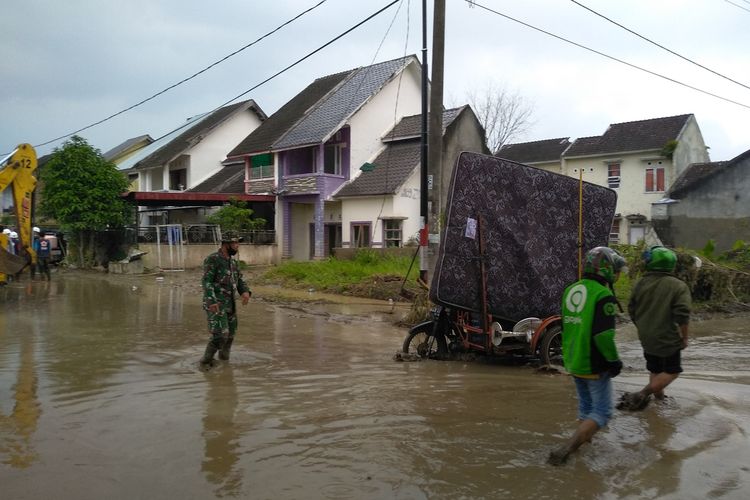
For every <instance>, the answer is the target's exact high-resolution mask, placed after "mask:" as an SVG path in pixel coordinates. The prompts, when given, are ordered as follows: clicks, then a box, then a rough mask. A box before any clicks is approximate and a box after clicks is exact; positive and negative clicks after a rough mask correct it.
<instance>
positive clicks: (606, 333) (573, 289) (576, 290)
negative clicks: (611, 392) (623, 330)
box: [562, 275, 619, 375]
mask: <svg viewBox="0 0 750 500" xmlns="http://www.w3.org/2000/svg"><path fill="white" fill-rule="evenodd" d="M616 315H617V300H616V299H615V297H614V295H613V294H612V290H610V289H609V287H608V286H607V284H606V281H604V279H602V278H599V277H598V276H593V275H584V278H583V279H582V280H580V281H577V282H575V283H573V284H572V285H570V286H569V287H568V288H566V289H565V292H564V293H563V301H562V322H563V332H562V341H563V361H564V362H565V369H566V370H567V371H568V372H569V373H571V374H572V375H595V374H600V373H605V372H608V371H609V370H610V368H612V366H613V364H615V363H616V362H617V361H618V360H619V356H618V354H617V347H616V346H615V317H616Z"/></svg>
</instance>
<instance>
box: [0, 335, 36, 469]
mask: <svg viewBox="0 0 750 500" xmlns="http://www.w3.org/2000/svg"><path fill="white" fill-rule="evenodd" d="M3 323H4V324H3V330H4V331H7V330H6V329H5V328H10V327H11V326H10V325H8V324H5V321H3ZM24 333H25V334H24V335H22V336H20V344H21V345H20V356H19V361H20V362H19V365H18V371H17V372H16V382H15V384H14V385H13V387H12V392H13V399H12V401H13V409H12V410H11V411H10V414H8V415H6V414H5V412H2V414H0V456H2V461H3V463H5V464H8V465H11V466H12V467H15V468H19V469H25V468H27V467H29V466H31V465H32V464H33V463H34V462H35V461H36V460H37V459H38V454H37V452H36V451H35V450H34V447H33V443H32V438H33V436H34V433H35V432H36V429H37V423H38V422H39V416H40V415H41V406H40V404H39V400H38V397H37V375H36V367H35V361H34V338H33V334H34V332H33V331H29V332H24ZM4 364H5V366H9V365H11V364H12V360H10V359H6V360H5V363H4ZM3 378H5V377H3Z"/></svg>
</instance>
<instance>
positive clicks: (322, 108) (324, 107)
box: [273, 56, 416, 149]
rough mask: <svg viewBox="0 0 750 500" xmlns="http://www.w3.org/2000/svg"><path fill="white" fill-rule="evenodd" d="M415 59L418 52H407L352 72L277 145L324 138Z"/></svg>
mask: <svg viewBox="0 0 750 500" xmlns="http://www.w3.org/2000/svg"><path fill="white" fill-rule="evenodd" d="M413 61H416V58H415V57H414V56H407V57H402V58H399V59H394V60H392V61H386V62H382V63H378V64H373V65H372V66H367V67H364V68H359V69H357V70H354V71H352V72H350V73H349V74H348V78H346V79H345V80H344V81H342V82H341V84H340V85H339V86H338V87H337V88H335V89H333V91H332V92H330V93H329V94H328V95H326V96H325V97H324V98H322V99H321V100H320V101H319V102H318V103H317V104H316V105H315V106H314V107H313V108H312V109H310V110H309V111H308V112H307V113H305V116H304V117H303V118H302V119H301V120H299V122H297V123H296V124H294V125H293V126H292V127H291V128H290V129H289V130H288V131H287V132H286V133H285V134H284V136H283V137H281V138H280V139H279V140H277V141H276V142H275V143H274V144H273V149H287V148H293V147H300V146H307V145H311V144H319V143H321V142H323V141H324V139H325V138H326V137H327V136H328V135H330V134H331V133H332V132H334V131H336V129H338V128H339V127H340V126H341V125H342V124H343V123H344V122H345V121H346V119H348V118H349V117H350V116H352V115H353V114H354V113H355V112H356V111H357V110H358V109H359V108H360V107H361V106H362V105H363V104H364V103H365V102H367V101H368V100H369V99H370V98H371V97H372V96H373V95H375V94H376V93H377V92H378V91H379V90H380V89H382V88H383V86H384V85H385V84H386V83H388V81H390V80H391V79H392V78H393V77H394V76H396V75H397V74H398V73H399V72H400V71H402V70H403V69H404V68H405V67H406V66H407V65H408V64H409V63H411V62H413Z"/></svg>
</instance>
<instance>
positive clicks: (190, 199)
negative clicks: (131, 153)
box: [122, 191, 276, 207]
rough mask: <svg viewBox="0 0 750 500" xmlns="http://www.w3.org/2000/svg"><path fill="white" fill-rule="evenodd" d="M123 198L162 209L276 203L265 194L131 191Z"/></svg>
mask: <svg viewBox="0 0 750 500" xmlns="http://www.w3.org/2000/svg"><path fill="white" fill-rule="evenodd" d="M122 197H123V198H124V199H125V200H127V201H129V202H131V203H135V204H137V205H138V206H140V207H162V206H165V205H168V206H173V207H190V206H207V207H214V206H217V205H221V204H223V203H226V202H228V201H229V200H230V199H237V200H240V201H248V202H253V201H266V202H272V201H275V199H276V198H275V197H274V196H273V195H263V194H231V193H191V192H188V191H180V192H179V193H174V192H163V191H130V192H129V193H125V194H123V195H122Z"/></svg>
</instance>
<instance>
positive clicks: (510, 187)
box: [430, 152, 617, 321]
mask: <svg viewBox="0 0 750 500" xmlns="http://www.w3.org/2000/svg"><path fill="white" fill-rule="evenodd" d="M594 168H596V166H595V167H594ZM587 173H588V174H589V175H591V173H590V172H588V171H587V170H586V171H584V182H583V185H582V194H583V196H582V202H583V211H582V212H583V224H582V230H583V253H584V254H585V252H586V251H587V250H589V249H591V248H593V247H596V246H604V245H607V241H608V237H609V232H610V229H611V227H612V220H613V218H614V214H615V206H616V203H617V194H616V193H615V192H614V191H613V190H611V189H609V188H605V187H602V186H597V185H595V184H591V183H589V182H586V181H585V178H586V174H587ZM579 192H580V184H579V179H577V178H573V177H568V176H565V175H560V174H556V173H552V172H547V171H545V170H541V169H538V168H534V167H530V166H528V165H523V164H520V163H515V162H512V161H509V160H504V159H502V158H497V157H494V156H487V155H482V154H478V153H466V152H464V153H461V154H460V155H459V158H458V160H457V161H456V165H455V168H454V170H453V176H452V178H451V183H450V189H449V193H448V200H447V205H446V207H447V208H446V213H445V228H444V230H443V232H442V234H441V242H440V250H439V253H438V259H437V263H436V266H435V271H434V274H433V279H432V283H431V288H430V298H431V299H432V301H433V302H436V303H439V304H442V305H446V306H457V307H461V308H464V309H469V310H473V311H481V307H482V306H481V296H482V295H481V293H480V290H481V267H480V262H481V259H480V238H481V239H482V241H483V246H484V264H485V271H486V283H487V300H488V310H489V312H490V313H492V315H493V316H495V317H498V318H504V319H506V320H510V321H519V320H520V319H522V318H526V317H531V316H535V317H538V318H545V317H549V316H552V315H556V314H559V313H560V300H561V297H562V293H563V291H564V290H565V287H566V286H568V285H569V284H570V283H572V282H574V281H576V280H577V279H578V253H579V252H578V234H579V212H580V211H579Z"/></svg>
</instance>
